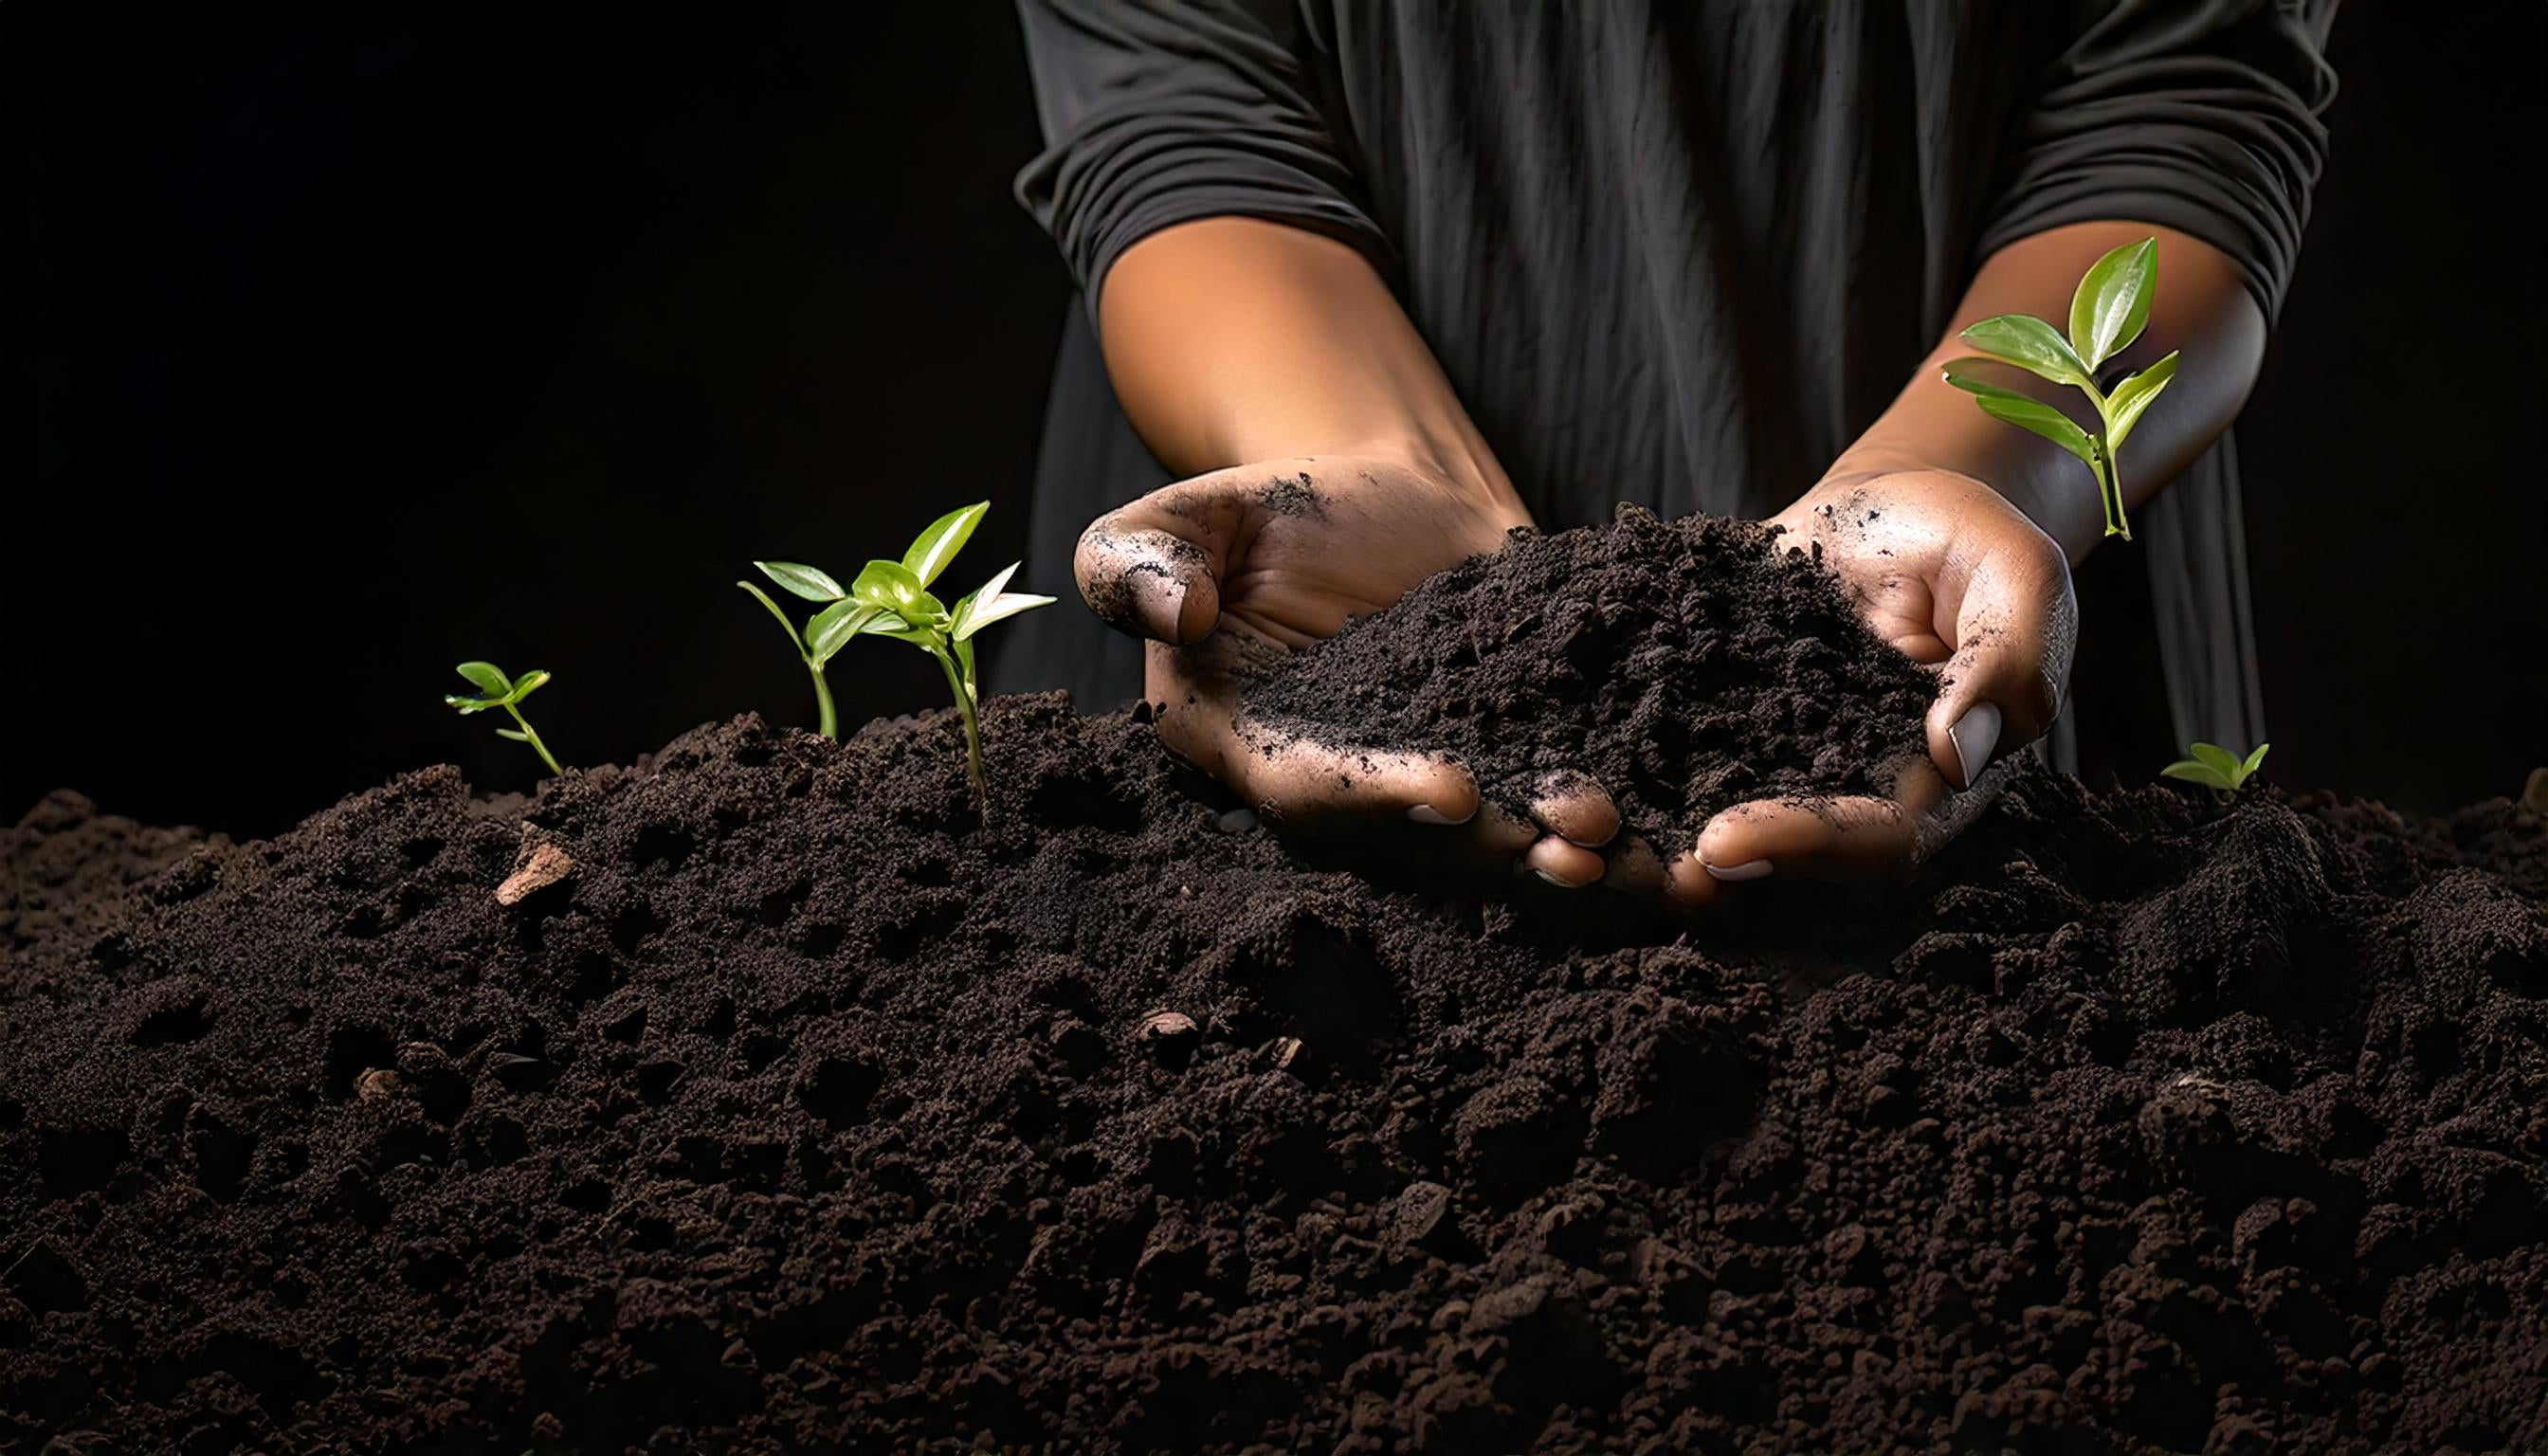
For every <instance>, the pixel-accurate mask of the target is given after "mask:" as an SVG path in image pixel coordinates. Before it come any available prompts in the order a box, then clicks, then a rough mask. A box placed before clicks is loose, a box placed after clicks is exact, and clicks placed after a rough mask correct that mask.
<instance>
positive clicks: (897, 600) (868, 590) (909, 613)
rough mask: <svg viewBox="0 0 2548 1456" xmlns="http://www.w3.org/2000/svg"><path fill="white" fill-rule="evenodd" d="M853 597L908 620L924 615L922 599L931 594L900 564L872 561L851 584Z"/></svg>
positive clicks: (917, 577)
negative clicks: (922, 612) (921, 607)
mask: <svg viewBox="0 0 2548 1456" xmlns="http://www.w3.org/2000/svg"><path fill="white" fill-rule="evenodd" d="M850 594H851V595H853V596H856V597H857V598H858V599H859V600H861V601H865V602H870V603H872V604H874V605H876V606H881V607H883V608H884V609H885V610H887V611H890V612H895V613H898V614H900V615H901V616H903V617H905V618H909V617H915V616H918V615H921V609H920V599H921V598H922V597H923V596H927V595H928V594H929V593H928V592H927V590H926V589H924V588H923V587H922V586H921V584H920V577H919V576H918V574H916V573H914V572H913V571H912V569H911V568H909V567H907V566H904V565H903V564H902V563H901V562H898V561H870V562H868V563H867V564H866V567H865V570H863V571H861V572H860V573H859V579H858V580H857V581H855V582H852V583H851V584H850Z"/></svg>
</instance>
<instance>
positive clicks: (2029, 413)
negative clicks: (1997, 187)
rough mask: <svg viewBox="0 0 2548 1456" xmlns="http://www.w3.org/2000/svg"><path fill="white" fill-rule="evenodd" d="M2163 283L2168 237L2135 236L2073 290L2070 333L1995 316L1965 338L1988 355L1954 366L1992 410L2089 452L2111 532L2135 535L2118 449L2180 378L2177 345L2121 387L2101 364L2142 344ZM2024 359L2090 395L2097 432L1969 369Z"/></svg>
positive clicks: (1951, 372) (2020, 317)
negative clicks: (2102, 375) (2104, 378)
mask: <svg viewBox="0 0 2548 1456" xmlns="http://www.w3.org/2000/svg"><path fill="white" fill-rule="evenodd" d="M2157 288H2158V239H2157V238H2155V237H2144V238H2142V239H2141V240H2140V241H2138V242H2128V243H2125V244H2124V245H2123V246H2122V247H2119V248H2116V249H2115V250H2114V251H2113V252H2110V253H2108V254H2106V255H2105V256H2104V257H2102V258H2099V259H2098V260H2097V261H2096V262H2095V263H2094V264H2093V265H2091V266H2090V267H2089V269H2088V272H2087V274H2086V275H2085V276H2084V277H2082V278H2081V279H2080V280H2079V288H2078V291H2077V292H2076V293H2074V294H2072V295H2071V296H2070V336H2069V337H2068V338H2063V337H2062V336H2061V331H2060V330H2059V329H2057V328H2054V327H2053V326H2052V325H2051V324H2049V323H2047V322H2045V321H2044V320H2043V319H2041V318H2035V317H2034V316H2032V315H2028V314H2002V315H2000V316H1999V317H1998V318H1985V319H1983V320H1982V321H1980V322H1979V323H1976V324H1974V325H1973V326H1972V327H1970V328H1967V329H1965V330H1964V331H1963V333H1962V334H1961V335H1959V337H1961V338H1962V339H1963V340H1964V342H1966V343H1968V344H1971V345H1972V346H1973V347H1974V348H1977V349H1979V350H1981V352H1982V357H1981V358H1972V359H1956V360H1955V361H1953V362H1951V363H1949V364H1948V365H1947V383H1949V384H1951V385H1954V386H1955V387H1956V388H1957V389H1959V390H1963V391H1965V392H1966V393H1968V394H1970V395H1971V396H1972V397H1973V403H1974V404H1977V405H1979V406H1981V408H1982V412H1983V413H1985V414H1988V415H1990V416H1991V417H1992V418H1994V419H2004V420H2007V421H2008V422H2009V423H2011V424H2014V425H2017V426H2019V427H2020V428H2023V429H2029V430H2033V431H2034V432H2035V433H2037V434H2039V435H2042V436H2044V437H2045V438H2046V439H2047V440H2050V441H2051V442H2052V443H2054V444H2056V445H2059V446H2060V447H2061V448H2062V449H2064V450H2067V451H2069V452H2070V453H2071V454H2073V455H2076V456H2078V457H2079V459H2080V460H2081V462H2083V463H2084V464H2086V465H2087V467H2088V470H2089V472H2090V473H2091V474H2093V475H2094V476H2096V478H2097V496H2098V499H2099V500H2102V501H2103V502H2104V503H2105V507H2106V534H2107V535H2109V536H2121V537H2123V538H2124V539H2125V540H2127V541H2129V540H2131V539H2132V538H2133V528H2132V526H2131V525H2130V524H2129V523H2127V522H2126V521H2125V520H2124V487H2123V479H2122V477H2121V476H2120V475H2118V474H2117V467H2116V463H2115V456H2116V452H2118V451H2120V450H2122V449H2123V447H2124V441H2125V440H2126V439H2127V438H2129V437H2130V436H2131V435H2132V432H2133V426H2134V425H2135V424H2137V423H2138V422H2139V421H2140V417H2141V411H2143V410H2145V409H2148V408H2149V406H2150V401H2152V400H2155V399H2157V398H2158V396H2159V391H2161V390H2163V389H2166V388H2167V382H2168V381H2169V380H2171V379H2174V378H2175V377H2176V357H2177V356H2176V351H2175V350H2170V351H2169V352H2168V356H2167V357H2166V358H2164V359H2161V360H2159V361H2158V362H2157V363H2155V364H2152V365H2151V366H2150V367H2148V368H2147V369H2144V370H2142V371H2141V372H2140V373H2138V374H2130V375H2126V376H2125V377H2124V378H2122V379H2120V380H2118V381H2116V382H2115V384H2114V386H2113V388H2111V389H2107V388H2103V387H2100V386H2099V384H2098V383H2097V370H2098V369H2099V368H2100V367H2101V366H2103V365H2104V364H2105V363H2106V361H2107V360H2109V359H2112V358H2113V357H2115V356H2116V355H2117V354H2120V353H2122V352H2123V351H2124V350H2126V349H2128V348H2130V347H2132V343H2133V340H2135V339H2137V338H2138V337H2140V335H2141V329H2142V327H2143V326H2145V325H2146V324H2147V323H2148V322H2149V313H2150V299H2151V296H2152V295H2153V294H2154V293H2155V292H2156V291H2157ZM1983 362H1994V363H2000V364H2014V365H2016V366H2017V367H2018V368H2020V369H2023V370H2026V371H2027V372H2028V373H2030V374H2033V375H2036V376H2037V377H2039V378H2042V379H2048V380H2050V381H2052V382H2053V383H2054V384H2066V385H2068V386H2070V387H2071V388H2072V389H2075V390H2077V391H2079V392H2080V393H2081V394H2083V395H2086V396H2087V397H2088V403H2089V404H2091V405H2094V406H2095V407H2096V409H2097V429H2096V432H2095V433H2093V434H2092V433H2090V432H2089V431H2087V430H2084V429H2081V428H2080V427H2079V426H2078V425H2076V424H2074V423H2072V422H2071V419H2070V416H2069V415H2067V414H2064V413H2062V412H2061V411H2060V410H2058V409H2054V408H2052V407H2051V406H2050V405H2047V404H2046V403H2044V402H2043V401H2042V400H2039V399H2036V398H2035V397H2034V396H2032V395H2022V394H2019V393H2018V392H2017V391H2015V390H2009V389H2002V388H2000V387H1999V386H1998V385H1995V384H1985V383H1983V382H1982V381H1980V380H1978V379H1975V378H1973V377H1972V376H1971V375H1970V374H1969V373H1967V372H1966V371H1967V370H1968V369H1969V368H1970V367H1971V366H1972V365H1975V364H1980V363H1983Z"/></svg>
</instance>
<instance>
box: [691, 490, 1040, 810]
mask: <svg viewBox="0 0 2548 1456" xmlns="http://www.w3.org/2000/svg"><path fill="white" fill-rule="evenodd" d="M990 508H991V506H990V502H989V501H987V500H985V501H982V502H979V503H977V504H973V505H967V506H965V507H964V508H963V509H961V510H951V511H949V512H947V513H946V514H945V515H942V516H940V517H939V518H938V519H936V520H934V521H932V522H930V524H929V528H928V529H927V530H925V531H922V532H921V533H920V535H919V537H918V538H917V539H915V540H914V541H913V542H912V543H911V549H910V550H908V551H905V552H904V553H903V554H902V560H900V561H870V562H868V563H867V564H866V566H865V568H864V569H863V570H861V571H860V573H859V574H858V577H857V578H856V579H855V580H853V581H852V582H851V583H850V585H849V587H848V588H847V589H846V590H845V589H843V588H842V586H841V584H840V583H839V582H838V581H835V580H834V579H833V578H832V577H831V575H830V574H828V573H826V572H823V571H820V570H817V569H816V568H814V567H810V566H798V565H796V564H795V563H793V562H786V561H756V562H754V563H753V565H754V566H757V567H759V568H761V571H762V574H763V575H764V576H767V577H768V578H770V580H772V581H774V582H776V583H777V584H778V585H779V586H780V587H782V588H785V589H786V590H787V591H789V592H794V593H795V594H796V595H798V596H801V597H804V598H805V599H806V600H807V601H817V602H821V603H823V609H822V610H821V611H818V612H816V613H814V615H813V617H812V619H811V620H809V621H807V622H806V623H805V626H804V628H803V630H802V631H799V630H798V628H797V627H796V624H795V623H793V622H790V621H789V620H787V613H785V612H783V611H780V610H779V609H778V603H777V602H775V601H773V600H771V599H770V593H768V592H764V591H762V590H761V589H760V588H759V587H756V586H754V585H752V584H751V583H750V582H737V583H735V585H736V586H738V587H741V588H742V589H743V590H744V591H746V592H751V593H752V594H753V595H754V596H755V597H758V598H759V599H760V601H761V604H762V605H764V606H766V607H768V608H770V614H771V615H772V616H774V617H776V618H778V624H779V625H780V626H782V627H785V628H786V629H787V640H788V641H790V642H791V643H794V644H795V645H796V655H797V656H798V657H801V658H803V659H804V660H805V670H806V671H807V672H809V673H811V674H813V676H814V702H815V706H816V707H817V708H818V709H819V711H820V718H821V724H820V727H821V731H822V734H823V736H824V737H826V738H837V737H839V736H840V724H839V721H838V720H837V718H836V717H835V716H834V714H833V711H832V688H831V685H830V684H829V683H826V682H824V680H823V668H824V665H825V664H827V663H829V662H830V661H831V660H832V655H833V654H835V653H837V652H839V651H840V650H841V649H842V648H843V647H845V646H847V645H848V644H849V641H850V639H851V638H853V637H857V636H861V635H866V636H874V637H892V638H896V639H898V640H900V641H903V642H908V643H910V644H911V645H912V646H914V647H917V648H920V649H921V650H922V651H924V652H926V653H928V654H929V655H930V656H931V657H933V658H936V659H937V660H938V666H939V669H940V670H941V671H943V672H944V673H946V675H947V686H948V690H949V691H951V692H953V693H955V695H956V712H957V713H959V714H961V715H962V717H963V719H964V762H965V767H966V769H967V770H968V771H969V773H970V775H971V777H972V780H973V801H974V802H975V803H976V804H982V803H986V802H987V800H986V799H985V798H984V795H983V789H982V732H981V724H980V722H979V720H978V718H977V717H976V710H977V709H978V708H979V707H980V699H981V690H980V688H979V687H978V686H977V685H976V683H975V682H974V678H973V634H974V633H976V632H979V631H981V630H982V629H983V628H984V627H987V626H989V625H991V624H992V623H993V622H996V621H999V620H1001V619H1002V618H1004V617H1013V616H1016V615H1017V614H1018V613H1020V612H1022V611H1032V610H1033V609H1035V608H1036V607H1039V606H1049V605H1051V604H1052V598H1051V597H1049V596H1031V595H1028V594H1026V593H1024V592H1011V591H1009V590H1008V585H1009V578H1010V577H1012V576H1014V575H1016V573H1017V569H1018V565H1019V564H1018V563H1016V562H1011V563H1010V564H1009V567H1008V569H1007V570H1006V571H1002V572H999V573H997V574H995V575H994V576H993V577H992V578H991V580H989V581H987V582H985V583H983V584H982V585H981V586H980V587H979V588H977V589H975V590H974V591H972V592H967V593H965V594H964V595H963V596H962V597H960V598H958V599H957V600H956V604H955V605H954V606H952V607H951V606H948V605H946V604H944V603H942V602H941V601H940V600H939V599H938V598H937V597H935V596H933V595H931V594H930V593H929V584H930V583H932V582H935V581H937V580H938V574H939V573H941V572H943V571H945V570H946V569H947V564H948V563H949V562H951V561H953V560H955V559H956V552H958V551H960V550H962V549H963V548H964V543H965V541H967V540H968V539H970V538H971V537H972V534H973V527H974V526H976V525H979V524H980V523H981V520H982V515H983V513H984V512H985V511H987V510H989V509H990Z"/></svg>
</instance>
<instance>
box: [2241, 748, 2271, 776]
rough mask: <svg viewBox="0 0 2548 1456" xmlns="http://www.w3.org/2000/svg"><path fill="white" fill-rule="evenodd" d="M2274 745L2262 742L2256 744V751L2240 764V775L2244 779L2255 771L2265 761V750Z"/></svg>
mask: <svg viewBox="0 0 2548 1456" xmlns="http://www.w3.org/2000/svg"><path fill="white" fill-rule="evenodd" d="M2272 747H2273V745H2272V744H2270V743H2260V744H2258V745H2256V751H2255V752H2254V753H2252V754H2249V755H2247V761H2246V762H2245V763H2243V764H2240V765H2239V766H2238V777H2239V778H2240V779H2241V780H2243V779H2245V778H2246V776H2247V775H2248V774H2253V773H2255V772H2256V770H2257V768H2258V766H2260V765H2262V764H2263V763H2264V762H2265V750H2267V749H2269V748H2272Z"/></svg>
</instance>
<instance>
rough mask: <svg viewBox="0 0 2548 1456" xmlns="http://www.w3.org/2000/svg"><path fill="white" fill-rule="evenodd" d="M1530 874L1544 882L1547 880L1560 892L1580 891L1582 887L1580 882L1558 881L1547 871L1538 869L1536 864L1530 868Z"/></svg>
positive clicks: (1571, 880) (1570, 880)
mask: <svg viewBox="0 0 2548 1456" xmlns="http://www.w3.org/2000/svg"><path fill="white" fill-rule="evenodd" d="M1530 872H1531V873H1533V874H1536V875H1538V876H1539V877H1540V878H1542V879H1544V880H1547V881H1548V882H1549V883H1550V884H1553V885H1555V886H1557V887H1558V888H1559V889H1562V890H1575V889H1582V888H1583V887H1584V885H1583V882H1582V881H1581V880H1573V879H1559V878H1558V877H1557V876H1556V875H1554V874H1551V873H1549V872H1548V871H1547V870H1545V869H1542V868H1540V867H1539V866H1538V865H1532V866H1530Z"/></svg>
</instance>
